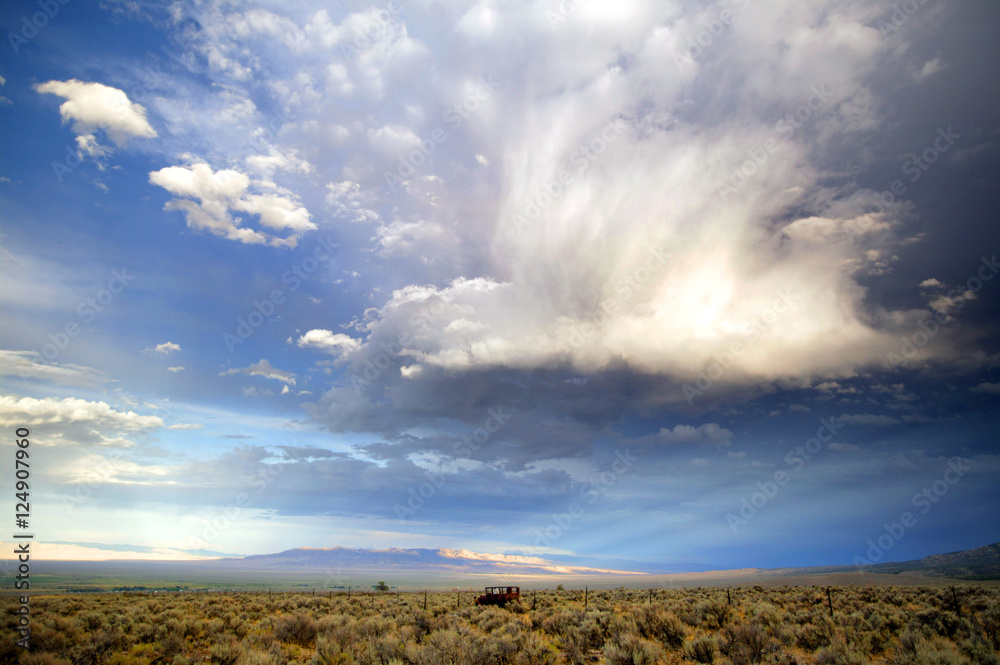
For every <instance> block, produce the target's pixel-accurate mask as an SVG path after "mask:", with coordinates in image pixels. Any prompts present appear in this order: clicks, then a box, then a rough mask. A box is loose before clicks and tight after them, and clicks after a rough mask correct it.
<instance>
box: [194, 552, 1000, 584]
mask: <svg viewBox="0 0 1000 665" xmlns="http://www.w3.org/2000/svg"><path fill="white" fill-rule="evenodd" d="M205 563H206V564H207V565H212V564H215V565H218V566H221V567H225V568H227V569H231V570H245V571H248V572H249V571H265V570H269V569H274V570H277V569H280V570H284V571H290V570H300V571H302V572H310V571H313V572H314V571H318V570H322V571H326V572H327V573H330V572H336V571H338V570H339V571H342V572H343V573H344V574H347V573H376V572H379V571H386V572H404V571H405V572H410V573H448V574H458V575H468V574H506V575H586V576H605V575H609V576H610V575H615V576H622V575H649V574H652V575H658V574H659V575H662V574H668V573H669V574H684V573H698V572H709V571H711V568H710V567H707V566H691V565H687V566H668V565H656V564H647V563H640V562H635V561H625V560H614V561H603V562H602V561H600V560H594V559H581V558H576V557H571V556H564V555H559V556H555V555H554V556H549V557H538V556H530V555H522V554H485V553H482V552H471V551H469V550H453V549H398V548H395V547H392V548H388V549H384V550H364V549H350V548H346V547H332V548H308V547H302V548H298V549H292V550H286V551H284V552H279V553H277V554H261V555H255V556H246V557H241V558H226V559H217V560H215V561H214V562H213V561H206V562H205ZM751 570H752V571H753V573H755V574H769V575H810V574H828V573H844V572H858V568H856V567H854V566H822V567H810V568H787V569H780V570H770V571H767V570H760V569H748V570H746V571H744V572H750V571H751ZM720 572H721V571H720ZM864 572H866V573H880V574H885V575H894V574H906V575H911V576H912V575H922V576H929V577H949V578H952V579H964V580H986V579H1000V543H994V544H992V545H986V546H985V547H979V548H976V549H973V550H965V551H961V552H951V553H948V554H935V555H932V556H928V557H924V558H923V559H917V560H914V561H902V562H897V563H880V564H873V565H871V566H866V567H865V568H864Z"/></svg>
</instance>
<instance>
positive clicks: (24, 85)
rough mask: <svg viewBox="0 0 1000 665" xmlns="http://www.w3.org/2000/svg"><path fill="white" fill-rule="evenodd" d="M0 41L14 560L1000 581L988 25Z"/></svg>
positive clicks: (518, 22)
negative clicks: (913, 569) (787, 569)
mask: <svg viewBox="0 0 1000 665" xmlns="http://www.w3.org/2000/svg"><path fill="white" fill-rule="evenodd" d="M0 26H2V29H3V33H4V35H5V38H4V42H5V43H4V44H2V45H0V49H2V51H3V56H2V60H0V155H2V157H0V160H2V161H0V227H2V228H0V232H2V236H0V262H2V273H0V274H2V289H0V303H2V304H0V307H2V310H3V311H2V319H3V325H2V326H0V375H2V376H0V422H2V427H3V431H4V435H3V437H2V444H0V448H2V453H0V454H2V455H3V457H4V460H5V461H4V462H3V464H5V465H8V464H9V465H13V455H14V451H15V449H16V448H15V443H14V438H15V432H16V430H17V428H20V427H24V428H28V429H29V430H30V440H31V444H30V445H31V448H30V451H31V458H30V461H31V478H32V485H31V500H32V502H31V525H30V528H31V530H32V531H33V533H34V536H35V538H36V539H37V540H38V541H40V542H42V543H48V544H62V545H63V546H65V547H66V548H68V549H67V551H69V550H72V549H73V548H79V547H84V546H88V547H89V546H99V547H105V548H109V549H112V550H114V551H118V552H137V553H142V552H147V553H148V552H160V553H162V552H165V551H170V552H175V553H176V552H187V553H192V554H199V555H206V554H209V555H211V554H219V553H221V554H226V555H244V554H258V553H269V552H278V551H282V550H285V549H289V548H293V547H334V546H344V547H359V548H385V547H401V548H409V547H428V548H437V547H450V548H465V549H469V550H473V551H481V552H497V553H500V552H507V553H518V552H520V553H529V554H534V555H545V554H550V555H555V554H559V555H576V556H581V557H591V558H596V559H601V558H608V559H610V558H618V559H631V560H636V561H644V562H657V563H664V564H669V565H671V566H675V567H676V569H677V570H684V569H693V568H746V567H784V566H807V565H824V564H850V563H852V562H855V563H859V560H860V561H867V562H872V563H874V562H880V561H891V560H907V559H913V558H919V557H922V556H925V555H929V554H933V553H939V552H947V551H955V550H960V549H967V548H973V547H978V546H981V545H985V544H988V543H992V542H995V541H998V540H1000V536H998V531H997V526H996V525H997V524H1000V483H998V480H1000V457H998V454H997V443H996V442H997V434H998V417H997V414H998V413H1000V409H998V407H1000V344H998V341H997V340H998V337H997V332H998V328H1000V326H998V323H1000V321H998V317H997V313H998V310H1000V279H994V278H995V277H996V275H997V272H998V270H1000V266H998V264H997V258H996V257H997V254H998V253H1000V230H998V229H1000V226H998V224H997V221H998V218H1000V203H998V202H1000V198H998V197H997V196H996V193H997V191H998V190H1000V112H998V109H1000V84H998V82H1000V76H998V75H997V64H996V63H1000V42H998V41H997V39H996V35H997V34H998V32H1000V6H998V5H997V4H996V3H992V2H985V1H981V2H980V1H974V2H965V3H944V2H937V1H935V0H925V1H920V0H909V2H903V3H898V4H892V3H890V2H886V1H883V0H871V1H862V2H853V1H852V2H843V1H838V2H834V1H833V0H809V1H808V2H802V0H794V1H793V0H773V1H770V2H767V3H764V2H759V1H755V0H732V1H728V0H727V1H723V2H687V1H684V2H679V1H675V0H655V1H652V0H650V1H644V0H615V1H614V2H604V1H601V0H589V1H588V2H574V0H567V1H564V2H556V1H555V0H539V1H525V2H501V1H497V0H478V1H474V2H469V1H463V2H458V1H451V0H399V1H398V2H386V3H381V2H375V3H362V2H354V1H350V0H348V1H346V2H311V1H303V2H296V3H280V2H267V1H249V2H229V1H214V0H202V1H198V2H184V1H183V0H178V1H175V2H142V3H136V2H132V1H125V2H123V1H119V0H102V1H101V2H88V1H86V0H70V1H67V2H65V3H62V2H61V1H60V0H49V2H48V3H46V2H45V1H44V0H43V1H42V2H41V3H38V2H6V3H4V4H3V7H2V9H0ZM991 63H992V64H991ZM11 479H12V476H11V475H10V474H7V473H5V474H4V481H3V482H4V487H5V488H7V490H5V491H6V492H7V494H8V495H9V494H10V491H9V490H10V487H9V484H10V483H12V482H13V481H12V480H11ZM5 502H7V503H9V504H10V509H11V511H13V508H14V506H13V499H10V497H9V496H8V498H7V499H5ZM7 503H5V505H7ZM5 537H6V536H5ZM859 565H860V563H859Z"/></svg>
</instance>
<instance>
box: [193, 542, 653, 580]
mask: <svg viewBox="0 0 1000 665" xmlns="http://www.w3.org/2000/svg"><path fill="white" fill-rule="evenodd" d="M560 559H561V560H558V561H557V560H552V559H545V558H542V557H537V556H526V555H522V554H484V553H482V552H471V551H469V550H451V549H398V548H395V547H390V548H388V549H384V550H358V549H350V548H346V547H330V548H311V547H300V548H297V549H293V550H286V551H284V552H279V553H277V554H258V555H253V556H246V557H241V558H229V559H217V560H215V561H214V562H206V564H211V563H215V564H217V565H220V566H225V567H226V568H230V569H244V570H247V571H250V570H257V571H261V570H267V569H271V568H276V569H281V570H284V571H288V570H293V569H297V570H302V571H308V570H317V569H319V570H326V571H328V572H334V573H335V572H336V571H337V570H338V569H339V570H342V571H345V572H351V573H355V572H374V571H387V572H390V571H391V572H400V571H406V572H415V573H416V572H422V573H452V574H462V575H465V574H475V573H489V574H500V573H503V574H513V575H559V574H563V575H642V574H643V573H645V572H647V571H642V570H623V569H617V570H612V569H609V568H597V567H593V566H584V565H581V564H579V563H574V562H572V560H568V559H570V558H569V557H560Z"/></svg>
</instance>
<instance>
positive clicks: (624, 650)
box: [604, 633, 664, 665]
mask: <svg viewBox="0 0 1000 665" xmlns="http://www.w3.org/2000/svg"><path fill="white" fill-rule="evenodd" d="M663 656H664V653H663V647H661V646H660V645H659V644H657V643H656V642H653V641H650V640H646V639H643V638H641V637H639V636H638V635H635V634H631V633H629V634H625V635H622V636H620V637H618V638H616V639H614V640H612V641H611V642H609V643H608V644H606V645H605V646H604V659H605V660H606V661H607V663H608V665H656V663H658V662H659V661H660V660H661V659H662V658H663Z"/></svg>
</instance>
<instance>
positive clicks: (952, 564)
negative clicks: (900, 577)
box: [866, 543, 1000, 580]
mask: <svg viewBox="0 0 1000 665" xmlns="http://www.w3.org/2000/svg"><path fill="white" fill-rule="evenodd" d="M866 570H867V571H869V572H873V573H883V574H888V575H893V574H902V573H917V574H921V575H928V576H932V577H951V578H953V579H958V580H996V579H1000V543H993V544H992V545H986V546H984V547H977V548H976V549H974V550H962V551H959V552H949V553H948V554H932V555H931V556H925V557H924V558H923V559H916V560H914V561H900V562H898V563H879V564H875V565H872V566H870V567H866Z"/></svg>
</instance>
